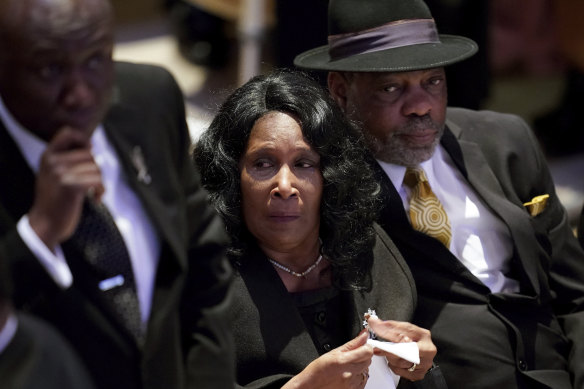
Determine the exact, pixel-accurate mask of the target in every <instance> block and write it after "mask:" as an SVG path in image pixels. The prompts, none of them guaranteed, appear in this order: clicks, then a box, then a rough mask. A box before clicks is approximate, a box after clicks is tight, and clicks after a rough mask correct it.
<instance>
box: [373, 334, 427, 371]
mask: <svg viewBox="0 0 584 389" xmlns="http://www.w3.org/2000/svg"><path fill="white" fill-rule="evenodd" d="M367 344H369V345H371V346H372V347H375V348H378V349H381V350H383V351H387V352H388V353H390V354H393V355H397V356H398V357H400V358H403V359H405V360H406V361H409V362H412V363H415V364H416V365H419V364H420V350H419V349H418V343H416V342H404V343H394V342H383V341H380V340H376V339H367Z"/></svg>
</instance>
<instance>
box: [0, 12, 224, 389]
mask: <svg viewBox="0 0 584 389" xmlns="http://www.w3.org/2000/svg"><path fill="white" fill-rule="evenodd" d="M0 34H1V36H2V41H1V42H0V166H2V167H3V168H2V169H1V171H0V182H2V184H1V185H0V208H1V209H2V210H3V211H4V212H5V213H6V214H7V217H3V218H0V234H1V235H0V249H2V250H4V251H5V252H6V253H7V255H6V256H7V258H8V259H9V260H10V263H9V267H10V270H11V272H12V275H13V280H14V286H15V288H14V302H15V305H16V306H17V307H19V308H20V309H23V310H25V311H26V312H29V313H33V314H35V315H38V316H40V317H43V318H44V319H46V320H47V321H49V322H50V323H52V324H53V326H54V327H55V328H56V329H57V330H58V331H59V332H60V333H61V334H62V335H63V336H65V337H66V338H67V339H68V340H69V341H70V343H71V344H72V345H73V346H74V347H75V349H76V352H77V353H78V354H79V355H80V357H81V359H82V360H83V362H84V363H85V365H86V366H87V368H88V369H89V371H90V374H91V376H92V378H93V380H94V381H95V383H96V386H97V387H98V388H108V389H111V388H125V389H128V388H165V389H167V388H181V387H183V385H184V384H185V378H184V377H185V369H184V367H183V366H184V361H183V356H184V354H185V353H186V352H188V350H183V349H182V347H181V333H180V329H181V328H182V327H183V326H186V327H188V328H189V331H193V329H194V331H195V333H197V331H199V333H200V334H201V336H200V337H195V341H192V340H190V341H189V343H188V344H189V346H191V347H192V349H193V350H195V353H194V355H195V356H194V357H192V358H191V366H196V368H195V369H194V370H193V371H191V372H190V373H189V375H188V376H189V377H190V379H192V380H194V381H195V382H198V383H199V387H213V388H216V387H223V386H229V385H230V382H231V376H230V374H229V371H230V370H229V369H230V361H229V357H230V353H229V341H228V336H227V334H225V333H224V332H223V331H222V327H221V326H220V323H221V318H222V312H221V310H220V309H223V307H224V306H225V305H224V304H222V303H223V302H224V300H225V298H226V296H227V293H226V292H227V288H228V285H229V281H230V277H229V274H230V271H229V267H228V265H227V264H226V262H225V261H224V256H223V247H224V246H223V243H224V242H223V239H224V238H223V234H222V230H223V228H222V227H221V223H220V222H219V221H218V220H217V219H216V216H215V214H214V212H213V211H212V210H211V209H210V208H209V206H208V205H207V203H206V196H205V194H204V192H202V191H201V190H200V186H199V179H198V173H197V172H196V171H195V170H194V168H193V165H192V164H191V160H190V156H189V154H188V150H189V147H190V138H189V133H188V129H187V126H186V122H185V112H184V103H183V99H182V95H181V92H180V90H179V89H178V87H177V85H176V83H175V81H174V80H173V79H172V77H171V76H170V75H169V74H168V73H167V72H166V71H164V70H162V69H160V68H157V67H152V66H145V65H135V64H126V63H114V62H113V60H112V47H113V16H112V10H111V6H110V4H109V3H108V2H107V1H105V0H59V1H51V0H3V1H2V2H1V3H0ZM188 269H190V271H191V274H194V275H196V277H197V278H196V279H195V280H194V282H198V283H200V284H197V285H196V286H192V285H191V287H190V288H189V295H187V296H186V298H185V301H186V302H188V305H187V308H186V309H184V311H185V312H186V314H185V315H183V318H184V319H185V320H188V322H187V323H186V324H185V323H181V322H180V321H181V320H180V317H179V304H180V301H181V297H182V294H183V291H184V282H185V277H186V274H187V271H188ZM203 282H204V283H203ZM199 285H200V286H199ZM202 285H204V286H205V288H203V287H202ZM203 312H204V314H203ZM215 315H216V316H215ZM217 323H219V324H217ZM199 327H203V328H199ZM207 348H208V349H209V350H210V351H209V353H207V352H206V351H207ZM217 350H221V351H222V352H218V351H217ZM211 362H212V363H211ZM206 363H207V364H209V365H210V366H206ZM225 366H227V367H225ZM215 369H216V370H215ZM203 370H204V371H203ZM201 371H202V373H201V374H202V375H200V374H199V372H201ZM215 371H217V374H214V372H215ZM201 377H202V378H201Z"/></svg>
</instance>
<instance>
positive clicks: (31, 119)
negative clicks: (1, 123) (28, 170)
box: [0, 1, 113, 141]
mask: <svg viewBox="0 0 584 389" xmlns="http://www.w3.org/2000/svg"><path fill="white" fill-rule="evenodd" d="M72 3H83V1H81V2H77V1H73V2H72ZM87 3H91V1H89V2H87ZM93 3H95V4H97V3H96V2H93ZM83 7H85V8H83ZM88 7H89V8H90V9H87V8H88ZM50 11H52V10H47V13H48V14H47V19H49V20H43V19H42V14H41V15H40V19H39V12H38V9H36V10H35V11H32V10H31V11H28V10H25V11H24V12H23V13H22V14H21V15H20V17H21V18H22V23H15V24H14V25H13V26H12V27H11V28H10V30H9V31H8V34H7V38H6V39H5V42H4V44H3V49H4V52H5V54H4V55H2V57H1V58H0V94H1V96H2V99H3V101H4V104H5V105H6V106H7V108H8V110H9V111H10V112H11V113H12V115H14V117H15V118H16V120H17V121H18V122H19V123H20V124H22V125H23V126H24V127H25V128H27V129H28V130H30V131H32V132H33V133H35V134H37V135H38V136H39V137H41V138H42V139H44V140H47V141H48V140H50V139H51V137H52V136H53V135H54V134H55V133H56V132H57V131H58V130H59V129H60V128H62V127H65V126H69V127H72V128H74V129H77V130H80V131H83V132H86V133H87V134H88V135H89V134H90V133H91V132H92V131H93V130H94V129H95V127H96V125H97V124H98V123H99V122H100V121H101V120H102V118H103V115H104V114H105V112H106V110H107V106H108V103H109V97H110V94H111V89H112V84H113V61H112V48H113V33H112V21H111V18H110V17H109V16H108V13H107V12H106V13H104V12H99V11H97V10H94V9H91V6H86V5H83V4H82V5H78V6H77V8H75V7H73V10H71V9H67V10H66V12H64V13H63V12H60V13H59V12H56V13H55V14H51V13H50ZM35 12H36V13H35ZM91 12H94V13H93V16H92V15H91ZM49 15H50V16H51V17H53V18H52V19H51V18H49V17H48V16H49ZM63 15H64V16H63ZM39 20H41V21H40V22H39Z"/></svg>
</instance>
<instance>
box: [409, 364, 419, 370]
mask: <svg viewBox="0 0 584 389" xmlns="http://www.w3.org/2000/svg"><path fill="white" fill-rule="evenodd" d="M416 367H418V365H417V364H415V363H414V364H413V365H412V367H410V368H409V369H408V371H414V370H416Z"/></svg>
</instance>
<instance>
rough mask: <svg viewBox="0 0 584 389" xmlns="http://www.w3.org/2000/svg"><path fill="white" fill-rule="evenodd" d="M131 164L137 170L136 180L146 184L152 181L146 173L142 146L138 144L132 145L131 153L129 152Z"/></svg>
mask: <svg viewBox="0 0 584 389" xmlns="http://www.w3.org/2000/svg"><path fill="white" fill-rule="evenodd" d="M130 158H131V160H132V164H133V165H134V168H135V169H136V171H137V172H138V176H137V178H138V181H140V182H142V183H144V184H146V185H148V184H150V182H152V177H150V173H148V168H147V167H146V161H145V159H144V154H143V153H142V148H141V147H140V146H134V148H133V149H132V153H131V154H130Z"/></svg>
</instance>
